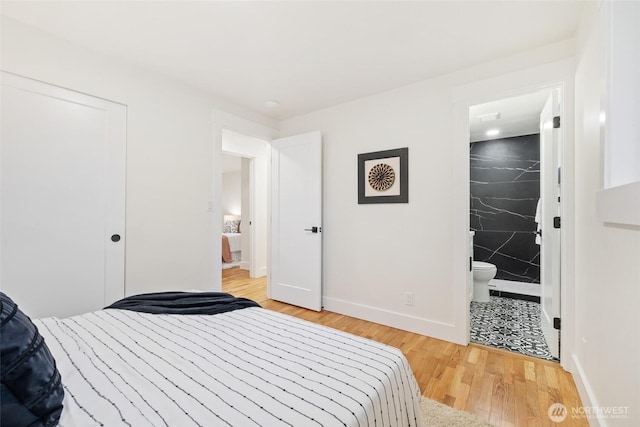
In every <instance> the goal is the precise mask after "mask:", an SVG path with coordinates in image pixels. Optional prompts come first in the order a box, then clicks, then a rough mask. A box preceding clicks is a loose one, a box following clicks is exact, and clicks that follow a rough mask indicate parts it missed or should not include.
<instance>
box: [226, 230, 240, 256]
mask: <svg viewBox="0 0 640 427" xmlns="http://www.w3.org/2000/svg"><path fill="white" fill-rule="evenodd" d="M222 234H224V235H225V236H227V239H229V249H231V252H238V251H240V250H242V233H222Z"/></svg>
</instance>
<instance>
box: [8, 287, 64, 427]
mask: <svg viewBox="0 0 640 427" xmlns="http://www.w3.org/2000/svg"><path fill="white" fill-rule="evenodd" d="M0 365H1V367H2V370H1V374H0V375H1V377H2V378H1V379H2V386H1V388H2V390H1V391H2V395H1V399H2V400H1V402H2V411H1V414H0V425H3V426H14V427H22V426H45V427H49V426H55V425H56V424H58V420H59V419H60V414H61V413H62V399H63V398H64V390H63V388H62V382H61V379H60V373H59V372H58V369H57V368H56V361H55V360H54V359H53V356H52V355H51V352H49V348H48V347H47V345H46V344H45V342H44V339H43V338H42V336H41V335H40V333H39V332H38V328H36V326H35V325H34V324H33V323H32V322H31V319H29V317H27V316H26V315H25V314H24V313H23V312H22V311H20V309H19V308H18V306H17V305H16V303H14V302H13V301H12V300H11V298H9V297H8V296H6V295H5V294H4V293H2V292H0Z"/></svg>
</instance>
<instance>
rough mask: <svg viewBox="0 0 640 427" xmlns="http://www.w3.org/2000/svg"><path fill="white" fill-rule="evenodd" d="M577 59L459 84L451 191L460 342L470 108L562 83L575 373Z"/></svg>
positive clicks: (465, 320) (464, 338) (566, 296)
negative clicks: (575, 72) (455, 196)
mask: <svg viewBox="0 0 640 427" xmlns="http://www.w3.org/2000/svg"><path fill="white" fill-rule="evenodd" d="M573 71H574V63H573V60H572V59H571V58H569V59H564V60H559V61H555V62H551V63H548V64H544V65H541V66H537V67H532V68H526V69H523V70H520V71H515V72H511V73H507V74H504V75H501V76H499V77H495V78H492V79H487V80H481V81H476V82H473V83H469V84H466V85H460V86H457V87H455V88H454V89H453V91H452V102H453V111H454V117H453V136H454V144H453V147H452V151H453V155H452V162H453V165H452V170H453V171H454V174H453V180H452V191H453V192H454V194H459V195H460V196H459V197H458V198H457V200H455V201H454V203H453V205H452V216H453V218H454V224H456V225H455V229H454V231H453V240H454V241H453V251H454V253H453V265H452V268H453V279H454V283H456V284H457V285H456V286H455V288H454V306H455V314H454V316H455V324H456V333H457V337H456V338H457V342H463V343H467V344H468V343H469V332H470V324H469V320H470V319H469V304H470V301H469V295H468V292H467V289H468V286H469V285H470V283H469V280H470V279H469V274H468V268H469V264H468V263H469V260H468V258H467V254H468V251H469V250H468V247H469V208H470V206H469V197H470V189H469V168H470V155H469V107H471V106H472V105H477V104H483V103H486V102H491V101H495V100H499V99H503V98H509V97H513V96H518V95H522V94H526V93H531V92H535V91H538V90H542V89H550V88H554V87H559V88H560V90H561V96H562V98H561V111H560V114H561V116H562V126H561V132H562V143H563V147H562V172H561V173H562V180H561V182H562V195H563V197H562V199H561V212H562V215H563V218H562V228H561V229H560V247H561V251H560V265H561V278H560V280H561V283H562V286H561V295H560V304H561V306H560V312H561V313H562V318H563V322H562V329H561V331H560V334H561V342H562V347H561V353H560V364H561V366H562V367H563V368H564V369H566V370H568V371H570V372H572V371H574V370H575V365H574V363H573V360H572V358H571V354H572V353H573V347H574V343H573V337H574V327H573V320H574V304H573V301H574V291H575V281H574V273H573V267H574V241H575V240H574V210H573V204H574V197H575V196H574V188H575V184H574V178H573V176H574V174H573V170H574V155H573V147H574V140H573V133H574V93H573V78H574V72H573Z"/></svg>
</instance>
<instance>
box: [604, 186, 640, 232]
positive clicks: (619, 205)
mask: <svg viewBox="0 0 640 427" xmlns="http://www.w3.org/2000/svg"><path fill="white" fill-rule="evenodd" d="M596 212H597V213H598V218H599V219H600V220H601V221H603V222H610V223H614V224H627V225H640V181H637V182H632V183H629V184H625V185H619V186H617V187H611V188H607V189H605V190H601V191H598V192H597V193H596Z"/></svg>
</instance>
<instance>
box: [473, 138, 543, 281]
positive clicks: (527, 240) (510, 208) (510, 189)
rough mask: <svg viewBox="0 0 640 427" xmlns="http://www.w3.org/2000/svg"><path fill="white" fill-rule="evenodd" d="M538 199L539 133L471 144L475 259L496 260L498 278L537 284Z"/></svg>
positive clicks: (538, 266)
mask: <svg viewBox="0 0 640 427" xmlns="http://www.w3.org/2000/svg"><path fill="white" fill-rule="evenodd" d="M539 197H540V135H538V134H535V135H525V136H518V137H513V138H504V139H494V140H491V141H481V142H474V143H472V144H471V212H470V224H471V229H472V230H474V231H475V232H476V234H475V237H474V245H473V246H474V248H473V249H474V258H475V260H476V261H486V262H490V263H492V264H495V265H496V266H497V267H498V273H497V274H496V278H497V279H504V280H513V281H517V282H529V283H540V246H538V245H537V244H536V243H535V237H536V235H535V231H536V228H537V224H536V223H535V220H534V218H535V214H536V206H537V203H538V199H539Z"/></svg>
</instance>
